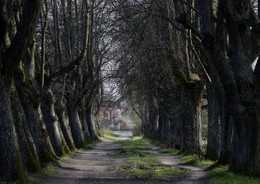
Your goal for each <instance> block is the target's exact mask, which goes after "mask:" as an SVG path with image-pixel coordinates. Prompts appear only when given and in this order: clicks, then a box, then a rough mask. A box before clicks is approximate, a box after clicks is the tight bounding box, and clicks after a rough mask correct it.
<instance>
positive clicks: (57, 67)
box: [0, 0, 107, 182]
mask: <svg viewBox="0 0 260 184" xmlns="http://www.w3.org/2000/svg"><path fill="white" fill-rule="evenodd" d="M103 6H104V3H103V1H94V0H75V1H70V0H44V1H41V0H1V1H0V182H1V181H12V180H15V179H18V178H20V177H21V176H22V175H23V174H25V173H26V172H27V171H29V172H37V171H39V170H40V169H41V167H42V166H44V165H46V163H47V162H50V161H54V160H56V159H57V158H58V157H59V156H62V155H64V154H65V153H68V152H69V151H72V150H74V149H75V148H84V147H86V145H87V144H88V143H90V142H91V141H93V140H95V139H96V137H97V135H96V134H97V133H96V130H95V125H94V123H93V121H92V114H93V113H92V112H93V111H94V110H95V109H94V108H96V107H97V106H98V105H97V104H100V99H101V98H100V83H101V74H100V69H101V66H102V62H103V60H102V59H101V55H102V54H103V52H105V49H106V47H107V46H106V45H104V44H102V43H97V40H98V41H102V39H103V34H104V33H103V31H102V29H103V28H101V27H99V25H101V24H102V23H101V21H102V19H101V17H102V16H103V15H102V11H101V10H102V9H103V8H102V7H103ZM94 20H95V21H94ZM97 55H98V56H97Z"/></svg>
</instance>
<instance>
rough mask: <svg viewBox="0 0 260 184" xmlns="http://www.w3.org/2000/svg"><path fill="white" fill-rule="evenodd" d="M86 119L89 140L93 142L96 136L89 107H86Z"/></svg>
mask: <svg viewBox="0 0 260 184" xmlns="http://www.w3.org/2000/svg"><path fill="white" fill-rule="evenodd" d="M86 118H87V125H88V128H89V129H88V130H89V133H90V137H91V140H92V141H94V140H96V139H97V134H96V127H95V125H94V122H93V121H92V108H91V105H87V106H86Z"/></svg>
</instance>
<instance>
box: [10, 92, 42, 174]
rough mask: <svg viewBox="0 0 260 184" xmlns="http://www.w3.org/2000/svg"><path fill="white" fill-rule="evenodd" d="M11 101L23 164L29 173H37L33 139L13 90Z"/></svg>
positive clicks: (37, 167)
mask: <svg viewBox="0 0 260 184" xmlns="http://www.w3.org/2000/svg"><path fill="white" fill-rule="evenodd" d="M11 100H12V110H13V114H14V116H13V117H14V123H15V128H16V132H17V137H18V142H19V147H20V151H21V153H22V157H23V161H24V164H25V166H26V168H27V170H29V171H30V172H37V171H39V170H40V168H41V167H40V161H39V158H38V154H37V151H36V147H35V143H34V140H33V137H32V135H31V132H30V130H29V127H28V125H27V121H26V119H25V115H24V110H23V109H22V106H21V102H20V100H19V97H18V95H17V92H16V90H15V89H12V94H11Z"/></svg>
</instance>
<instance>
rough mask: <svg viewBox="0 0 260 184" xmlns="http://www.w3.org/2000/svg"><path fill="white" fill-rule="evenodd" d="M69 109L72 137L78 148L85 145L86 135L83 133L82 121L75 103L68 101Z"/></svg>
mask: <svg viewBox="0 0 260 184" xmlns="http://www.w3.org/2000/svg"><path fill="white" fill-rule="evenodd" d="M67 111H68V117H69V125H70V128H71V133H72V137H73V140H74V143H75V146H76V148H83V147H85V143H84V136H83V133H82V127H81V123H80V118H79V114H78V112H77V107H76V106H75V105H74V104H73V103H69V102H68V103H67Z"/></svg>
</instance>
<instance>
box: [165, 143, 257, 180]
mask: <svg viewBox="0 0 260 184" xmlns="http://www.w3.org/2000/svg"><path fill="white" fill-rule="evenodd" d="M160 152H161V153H171V154H173V155H176V156H178V157H179V158H180V159H181V160H182V161H183V162H184V163H185V164H191V165H197V166H200V167H202V168H204V169H206V170H208V171H209V174H208V179H209V182H210V183H211V184H260V179H259V178H253V177H249V176H244V175H241V174H235V173H233V172H230V171H229V170H228V166H221V165H217V164H216V162H214V161H211V160H204V159H201V158H199V157H198V156H196V155H191V154H187V153H184V152H181V151H177V150H175V149H172V148H163V149H161V150H160Z"/></svg>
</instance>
